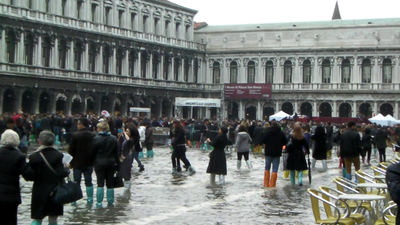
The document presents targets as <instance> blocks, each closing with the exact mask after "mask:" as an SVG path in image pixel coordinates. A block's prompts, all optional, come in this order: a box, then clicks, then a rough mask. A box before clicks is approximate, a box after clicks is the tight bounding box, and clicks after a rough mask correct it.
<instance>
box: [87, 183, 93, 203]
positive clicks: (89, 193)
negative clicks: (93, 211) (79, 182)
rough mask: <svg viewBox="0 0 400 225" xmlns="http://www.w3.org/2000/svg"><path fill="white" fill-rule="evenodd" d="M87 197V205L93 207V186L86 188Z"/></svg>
mask: <svg viewBox="0 0 400 225" xmlns="http://www.w3.org/2000/svg"><path fill="white" fill-rule="evenodd" d="M86 196H87V204H88V205H92V204H93V186H92V187H86Z"/></svg>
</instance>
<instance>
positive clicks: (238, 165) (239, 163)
mask: <svg viewBox="0 0 400 225" xmlns="http://www.w3.org/2000/svg"><path fill="white" fill-rule="evenodd" d="M241 166H242V161H240V160H238V161H237V162H236V168H237V169H238V170H240V167H241Z"/></svg>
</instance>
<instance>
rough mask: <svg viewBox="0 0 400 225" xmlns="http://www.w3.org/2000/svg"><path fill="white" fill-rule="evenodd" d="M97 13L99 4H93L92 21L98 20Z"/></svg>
mask: <svg viewBox="0 0 400 225" xmlns="http://www.w3.org/2000/svg"><path fill="white" fill-rule="evenodd" d="M96 14H97V4H92V22H97V20H96Z"/></svg>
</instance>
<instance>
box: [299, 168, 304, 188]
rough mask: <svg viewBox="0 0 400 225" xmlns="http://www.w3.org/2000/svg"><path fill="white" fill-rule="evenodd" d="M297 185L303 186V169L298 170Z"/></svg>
mask: <svg viewBox="0 0 400 225" xmlns="http://www.w3.org/2000/svg"><path fill="white" fill-rule="evenodd" d="M298 178H299V186H303V171H299V172H298Z"/></svg>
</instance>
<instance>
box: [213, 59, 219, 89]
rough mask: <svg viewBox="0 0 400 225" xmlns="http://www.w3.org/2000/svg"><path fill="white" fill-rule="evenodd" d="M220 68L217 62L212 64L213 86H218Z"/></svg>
mask: <svg viewBox="0 0 400 225" xmlns="http://www.w3.org/2000/svg"><path fill="white" fill-rule="evenodd" d="M220 71H221V69H220V66H219V62H214V64H213V84H219V83H220V78H221V76H220Z"/></svg>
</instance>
